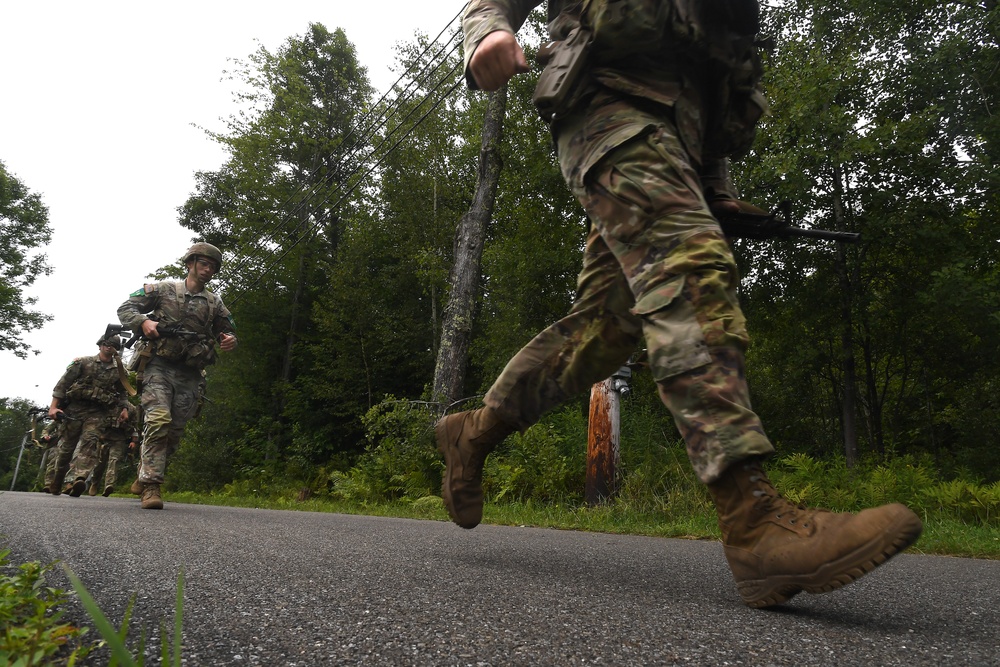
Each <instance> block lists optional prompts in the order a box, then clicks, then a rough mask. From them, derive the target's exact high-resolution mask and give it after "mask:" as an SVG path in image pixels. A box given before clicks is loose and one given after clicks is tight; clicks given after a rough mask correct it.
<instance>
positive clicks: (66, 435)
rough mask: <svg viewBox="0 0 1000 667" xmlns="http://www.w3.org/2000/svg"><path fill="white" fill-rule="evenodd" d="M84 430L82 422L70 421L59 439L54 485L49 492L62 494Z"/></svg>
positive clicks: (53, 476)
mask: <svg viewBox="0 0 1000 667" xmlns="http://www.w3.org/2000/svg"><path fill="white" fill-rule="evenodd" d="M82 430H83V421H82V420H69V421H67V422H66V427H65V429H64V430H63V434H62V436H61V437H60V438H59V448H58V450H57V452H56V456H55V457H54V459H53V470H52V483H51V484H49V492H50V493H52V494H53V495H59V494H60V493H62V488H63V480H64V479H65V478H66V473H67V471H69V464H70V460H72V458H73V452H74V451H76V444H77V442H79V440H80V433H81V431H82Z"/></svg>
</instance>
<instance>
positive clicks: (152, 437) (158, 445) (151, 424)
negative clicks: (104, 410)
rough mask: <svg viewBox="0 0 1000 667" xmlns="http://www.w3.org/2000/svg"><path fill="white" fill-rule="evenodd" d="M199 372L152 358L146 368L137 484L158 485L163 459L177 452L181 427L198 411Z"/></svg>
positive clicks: (164, 460) (164, 468) (182, 428)
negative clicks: (143, 421)
mask: <svg viewBox="0 0 1000 667" xmlns="http://www.w3.org/2000/svg"><path fill="white" fill-rule="evenodd" d="M201 382H202V376H201V373H200V372H199V371H197V370H195V369H193V368H189V367H186V366H179V365H176V364H171V363H168V362H165V361H163V360H161V359H158V358H156V357H154V358H153V360H152V361H151V362H150V363H149V365H148V366H147V367H146V372H145V379H144V382H143V386H142V410H143V415H144V420H145V425H144V427H143V438H142V454H141V456H140V459H141V460H140V464H139V481H141V482H145V483H147V484H162V483H163V480H164V475H165V473H166V469H167V458H168V457H169V456H170V455H171V454H173V453H174V452H175V451H177V448H178V447H179V446H180V443H181V436H182V435H183V434H184V426H185V425H186V424H187V423H188V421H190V420H191V419H192V418H193V417H194V416H195V414H196V413H197V412H198V401H199V399H200V398H201Z"/></svg>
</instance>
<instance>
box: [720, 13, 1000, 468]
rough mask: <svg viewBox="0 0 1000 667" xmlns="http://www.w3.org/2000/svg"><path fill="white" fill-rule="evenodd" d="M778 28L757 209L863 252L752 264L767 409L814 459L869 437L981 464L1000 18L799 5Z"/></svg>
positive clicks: (755, 367)
mask: <svg viewBox="0 0 1000 667" xmlns="http://www.w3.org/2000/svg"><path fill="white" fill-rule="evenodd" d="M768 23H769V28H770V29H771V30H772V32H773V34H775V35H776V36H777V49H776V50H775V53H774V55H773V56H772V58H771V59H770V68H769V76H768V80H767V93H768V96H769V98H770V99H771V102H772V114H771V115H770V116H769V117H768V118H767V119H766V120H765V122H764V124H763V127H762V131H761V134H760V137H759V140H758V142H757V144H756V146H755V148H754V151H753V153H752V154H751V155H750V156H748V158H747V159H746V160H744V161H743V163H742V164H741V165H740V167H741V168H740V169H739V170H738V173H739V174H740V176H741V180H742V183H741V185H742V186H743V190H744V194H745V195H746V196H747V198H750V199H753V200H757V201H762V202H769V203H771V204H774V203H776V202H777V201H779V200H780V199H790V200H792V201H794V202H795V203H796V207H797V215H798V217H799V218H800V219H802V220H805V221H806V222H808V223H810V224H815V225H817V226H823V227H833V228H843V227H845V226H846V227H848V228H850V229H851V230H852V231H860V232H862V235H863V242H862V244H860V246H858V247H856V248H846V249H842V250H841V251H839V252H838V251H837V250H836V249H834V248H831V247H829V246H824V245H823V244H819V245H812V246H807V245H796V244H782V243H774V244H769V245H768V244H753V245H752V246H743V250H742V258H743V261H742V264H743V265H744V267H746V268H747V271H746V273H747V276H748V278H747V280H746V282H745V284H744V297H745V298H744V304H745V307H746V310H747V312H748V320H749V322H750V325H751V327H752V331H751V333H752V335H753V337H754V339H755V343H754V347H753V348H752V349H751V353H750V357H749V363H750V369H749V373H750V374H751V376H752V377H753V378H754V380H753V381H752V382H753V387H754V388H755V397H754V401H755V405H756V406H757V407H758V409H759V411H760V412H761V413H762V416H764V418H765V423H766V424H768V431H769V433H770V434H771V435H772V437H773V438H775V439H776V440H778V441H779V442H782V443H787V445H788V446H790V447H794V448H797V449H802V450H807V451H809V450H816V451H824V450H826V451H829V447H830V443H831V442H833V441H835V440H836V439H837V435H838V433H840V432H842V431H848V430H849V428H850V422H851V420H853V419H855V418H857V420H858V421H857V423H858V429H857V442H858V450H857V451H858V455H874V456H886V455H889V454H891V453H892V452H921V451H934V452H936V453H937V454H939V457H940V460H942V462H943V463H946V462H949V461H950V462H951V463H952V464H959V463H961V464H964V465H969V463H970V462H971V461H973V460H976V461H979V460H982V459H983V456H982V454H981V453H977V452H982V451H983V445H982V443H983V442H986V441H988V440H984V439H983V434H985V433H996V432H997V430H998V426H1000V425H998V420H997V419H995V418H993V417H992V415H995V414H996V411H995V409H993V408H994V407H995V406H991V404H990V401H991V400H992V399H990V398H989V396H990V393H989V391H990V389H989V387H990V386H991V384H990V383H991V380H990V378H995V377H996V376H997V373H998V372H1000V368H998V364H997V362H996V360H995V359H994V356H995V355H993V354H992V353H991V352H990V351H991V350H995V349H996V346H997V345H998V344H1000V337H998V333H997V327H996V319H995V313H997V312H1000V296H998V293H1000V290H998V288H1000V284H998V259H1000V257H998V255H1000V244H998V243H997V236H998V235H997V232H996V227H995V224H992V223H991V222H990V221H991V220H992V219H993V216H992V211H994V210H995V205H996V202H995V197H996V195H995V193H996V191H997V189H996V187H995V180H996V178H997V177H996V174H995V169H992V167H991V165H992V164H993V163H994V162H995V159H994V155H995V153H994V151H995V145H996V144H995V142H994V138H995V127H996V121H995V119H994V118H993V114H992V112H990V111H989V109H990V108H991V106H992V105H993V104H994V103H995V97H996V84H995V81H994V78H993V72H994V71H995V64H996V62H997V61H998V55H997V48H996V39H995V30H993V28H995V26H996V25H997V15H996V11H995V7H992V8H983V7H981V6H979V7H977V6H975V5H971V4H960V3H937V2H925V3H916V4H912V5H907V6H906V7H902V6H899V5H898V4H895V3H884V2H877V3H861V2H851V1H848V2H843V3H837V4H836V5H835V6H833V5H830V4H829V3H821V2H810V1H803V2H786V3H781V4H779V5H776V6H773V7H772V8H771V10H770V11H769V13H768ZM991 30H993V32H992V33H991ZM991 35H992V36H991ZM963 156H969V159H966V158H964V157H963ZM987 165H990V167H989V168H987ZM852 367H853V368H855V369H857V372H856V374H854V375H852V373H851V368H852ZM851 394H854V395H856V396H857V401H856V405H855V407H854V408H853V409H852V408H851V405H850V395H851ZM805 406H808V407H806V408H805V409H803V408H804V407H805ZM959 406H961V407H959ZM959 414H961V415H962V418H958V417H957V415H959ZM973 425H974V428H972V427H973ZM973 433H975V434H976V436H975V437H973V435H972V434H973ZM847 453H848V454H850V453H851V452H850V450H848V451H847Z"/></svg>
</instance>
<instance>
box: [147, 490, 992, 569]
mask: <svg viewBox="0 0 1000 667" xmlns="http://www.w3.org/2000/svg"><path fill="white" fill-rule="evenodd" d="M164 499H165V501H167V502H180V503H190V504H197V505H219V506H227V507H252V508H259V509H274V510H299V511H308V512H331V513H338V514H354V515H368V516H384V517H400V518H408V519H429V520H433V521H449V518H448V514H447V512H446V511H445V509H444V504H443V503H442V501H441V499H440V498H438V497H436V496H428V497H426V498H421V499H419V500H416V501H399V502H391V503H390V502H385V503H367V504H363V505H362V504H357V503H347V502H336V501H332V500H325V499H310V500H306V501H301V502H300V501H297V500H295V499H294V498H293V497H292V494H290V495H289V496H288V497H284V496H252V497H251V496H230V495H221V494H199V493H192V492H181V493H169V494H165V496H164ZM684 505H686V506H687V507H688V508H689V509H688V511H683V512H680V511H679V512H676V513H667V512H651V511H638V510H635V509H632V508H630V507H627V506H622V505H619V504H615V503H611V504H609V505H606V506H599V507H586V506H579V505H575V504H565V503H553V504H543V503H532V502H530V501H528V502H510V503H501V504H493V503H487V504H486V506H485V508H484V510H483V523H487V524H495V525H500V526H531V527H536V528H554V529H558V530H582V531H589V532H596V533H611V534H619V535H646V536H651V537H675V538H683V539H695V540H717V539H719V529H718V527H717V526H716V523H715V515H714V513H713V512H711V510H710V509H709V508H708V507H707V506H705V509H704V511H692V510H691V509H690V508H691V507H695V506H696V503H685V504H684ZM922 518H923V519H924V532H923V535H922V536H921V537H920V540H919V541H918V542H917V543H916V545H914V546H913V547H911V548H910V549H909V552H910V553H923V554H933V555H938V556H958V557H965V558H985V559H991V560H1000V526H996V525H993V524H990V525H986V526H983V525H972V524H969V523H965V522H962V521H960V520H958V519H954V518H952V517H950V516H948V515H947V514H946V513H940V514H936V515H926V516H924V517H922Z"/></svg>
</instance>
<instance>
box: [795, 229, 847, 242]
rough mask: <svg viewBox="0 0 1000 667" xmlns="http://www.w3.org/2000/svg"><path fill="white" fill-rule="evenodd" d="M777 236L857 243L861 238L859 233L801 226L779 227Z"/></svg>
mask: <svg viewBox="0 0 1000 667" xmlns="http://www.w3.org/2000/svg"><path fill="white" fill-rule="evenodd" d="M777 231H778V236H783V237H789V236H800V237H804V238H810V239H825V240H827V241H844V242H845V243H857V242H858V241H860V240H861V234H858V233H856V232H832V231H830V230H828V229H804V228H802V227H781V228H780V229H778V230H777Z"/></svg>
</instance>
